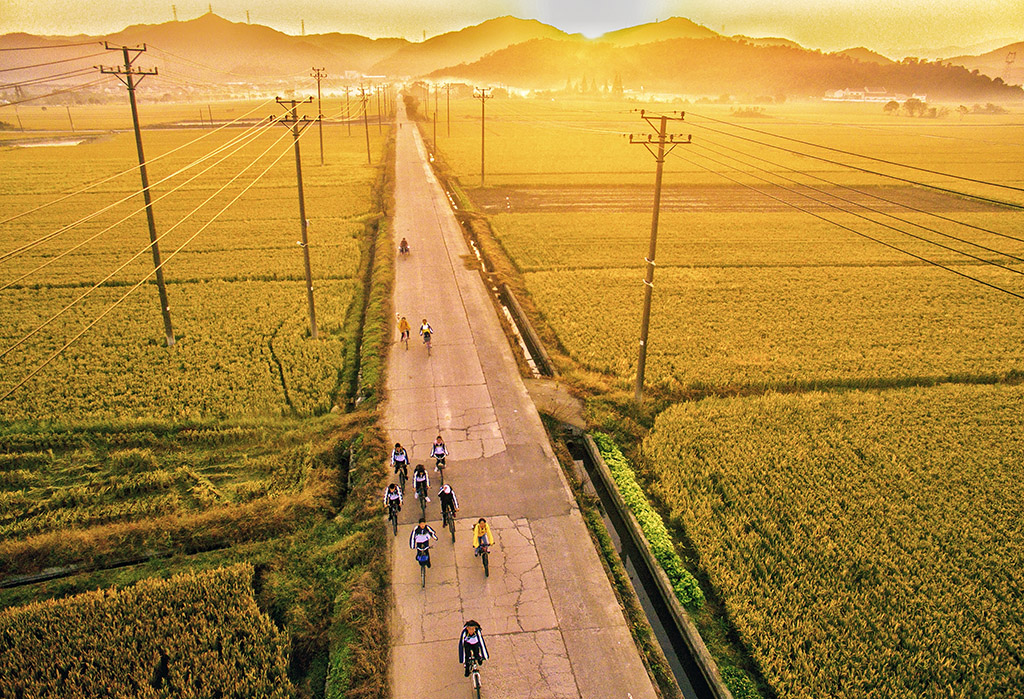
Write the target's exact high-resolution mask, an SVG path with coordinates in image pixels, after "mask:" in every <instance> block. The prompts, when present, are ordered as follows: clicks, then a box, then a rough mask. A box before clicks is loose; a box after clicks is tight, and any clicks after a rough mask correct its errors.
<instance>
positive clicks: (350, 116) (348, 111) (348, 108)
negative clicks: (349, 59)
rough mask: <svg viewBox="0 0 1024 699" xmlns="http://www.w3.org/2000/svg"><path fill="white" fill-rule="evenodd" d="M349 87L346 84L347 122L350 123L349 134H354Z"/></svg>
mask: <svg viewBox="0 0 1024 699" xmlns="http://www.w3.org/2000/svg"><path fill="white" fill-rule="evenodd" d="M348 89H349V86H348V85H346V86H345V123H346V124H348V135H349V136H351V135H352V109H351V108H350V107H349V106H348Z"/></svg>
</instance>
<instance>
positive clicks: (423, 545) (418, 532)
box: [409, 517, 437, 568]
mask: <svg viewBox="0 0 1024 699" xmlns="http://www.w3.org/2000/svg"><path fill="white" fill-rule="evenodd" d="M431 539H433V540H434V541H437V534H436V533H435V532H434V529H433V528H432V527H431V526H430V525H429V524H427V520H425V519H423V518H422V517H420V522H419V524H417V525H416V527H415V528H414V529H413V530H412V532H410V533H409V548H411V549H416V558H417V559H419V557H420V555H425V556H426V561H425V562H424V563H423V565H425V566H426V567H428V568H429V567H430V554H429V553H428V552H427V549H428V548H429V547H430V540H431Z"/></svg>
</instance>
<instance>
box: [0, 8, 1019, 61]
mask: <svg viewBox="0 0 1024 699" xmlns="http://www.w3.org/2000/svg"><path fill="white" fill-rule="evenodd" d="M210 8H212V9H213V11H214V12H215V13H217V14H219V15H220V16H222V17H225V18H227V19H229V20H231V21H235V22H244V21H246V12H247V11H248V18H249V20H250V21H251V22H253V23H259V24H264V25H267V26H270V27H274V28H275V29H278V30H281V31H283V32H286V33H289V34H299V33H301V32H302V30H303V24H304V28H305V32H306V33H307V34H322V33H327V32H343V33H354V34H363V35H366V36H370V37H383V36H399V37H405V38H407V39H410V40H422V39H423V38H424V37H430V36H434V35H436V34H440V33H443V32H447V31H452V30H456V29H461V28H462V27H465V26H468V25H471V24H477V23H479V22H482V21H484V20H486V19H490V18H492V17H498V16H502V15H514V16H517V17H522V18H527V19H531V18H532V19H537V20H540V21H541V22H544V23H546V24H551V25H553V26H556V27H558V28H560V29H562V30H564V31H567V32H571V33H576V32H579V33H582V34H584V35H586V36H591V37H593V36H597V35H599V34H601V33H604V32H607V31H612V30H615V29H621V28H624V27H629V26H634V25H637V24H643V23H646V22H653V21H656V20H659V19H667V18H668V17H671V16H679V17H686V18H687V19H690V20H693V21H694V22H697V23H698V24H703V25H705V26H707V27H708V28H710V29H712V30H714V31H716V32H719V33H723V34H726V35H734V34H744V35H747V36H777V37H783V38H787V39H792V40H794V41H797V42H799V43H800V44H802V45H804V46H807V47H809V48H818V49H824V50H838V49H843V48H850V47H853V46H866V47H868V48H871V49H874V50H877V51H881V52H887V53H888V54H890V55H892V56H897V57H899V56H901V55H904V53H905V52H912V51H913V50H915V49H918V48H924V47H930V48H942V47H947V46H949V47H952V46H959V47H967V46H971V45H974V44H979V43H985V42H996V43H998V42H1000V41H1002V40H1007V41H1019V40H1021V39H1022V38H1024V3H1022V2H1020V0H966V1H965V2H954V1H953V0H940V1H938V2H936V1H934V0H933V1H929V0H902V1H898V2H895V3H892V2H889V1H887V0H633V1H631V2H621V1H620V0H466V1H465V2H459V3H452V2H448V1H447V0H373V2H370V1H369V0H364V1H359V0H357V1H355V2H349V3H338V2H334V1H333V0H309V1H308V2H303V3H296V2H284V1H283V0H217V1H215V2H212V3H209V2H204V1H201V0H180V1H179V2H171V1H168V2H164V3H153V2H149V1H148V0H126V1H124V2H119V3H116V4H111V3H109V2H106V1H104V2H100V1H98V0H81V1H77V2H73V1H71V0H63V1H62V2H58V3H41V2H37V1H36V0H0V33H8V32H30V33H35V34H51V35H71V34H79V33H87V34H103V33H108V32H114V31H118V30H120V29H123V28H124V27H126V26H128V25H132V24H158V23H162V22H167V21H171V20H173V19H174V17H175V13H176V15H177V18H178V19H179V20H187V19H193V18H195V17H198V16H199V15H201V14H203V13H205V12H207V11H208V9H210Z"/></svg>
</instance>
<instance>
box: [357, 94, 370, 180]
mask: <svg viewBox="0 0 1024 699" xmlns="http://www.w3.org/2000/svg"><path fill="white" fill-rule="evenodd" d="M359 91H360V93H361V94H362V97H363V127H365V130H366V164H367V165H373V161H372V160H370V116H369V114H368V113H367V107H366V101H367V99H368V98H367V97H366V88H365V87H363V86H362V85H360V86H359Z"/></svg>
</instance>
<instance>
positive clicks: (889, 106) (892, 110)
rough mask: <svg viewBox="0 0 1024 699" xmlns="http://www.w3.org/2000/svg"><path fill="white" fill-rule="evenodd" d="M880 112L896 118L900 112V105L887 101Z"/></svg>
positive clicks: (894, 101) (893, 101)
mask: <svg viewBox="0 0 1024 699" xmlns="http://www.w3.org/2000/svg"><path fill="white" fill-rule="evenodd" d="M882 110H883V111H884V112H885V113H886V114H891V115H893V116H896V113H897V112H899V111H900V103H899V102H897V101H896V100H889V101H888V102H886V103H885V106H884V107H882Z"/></svg>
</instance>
